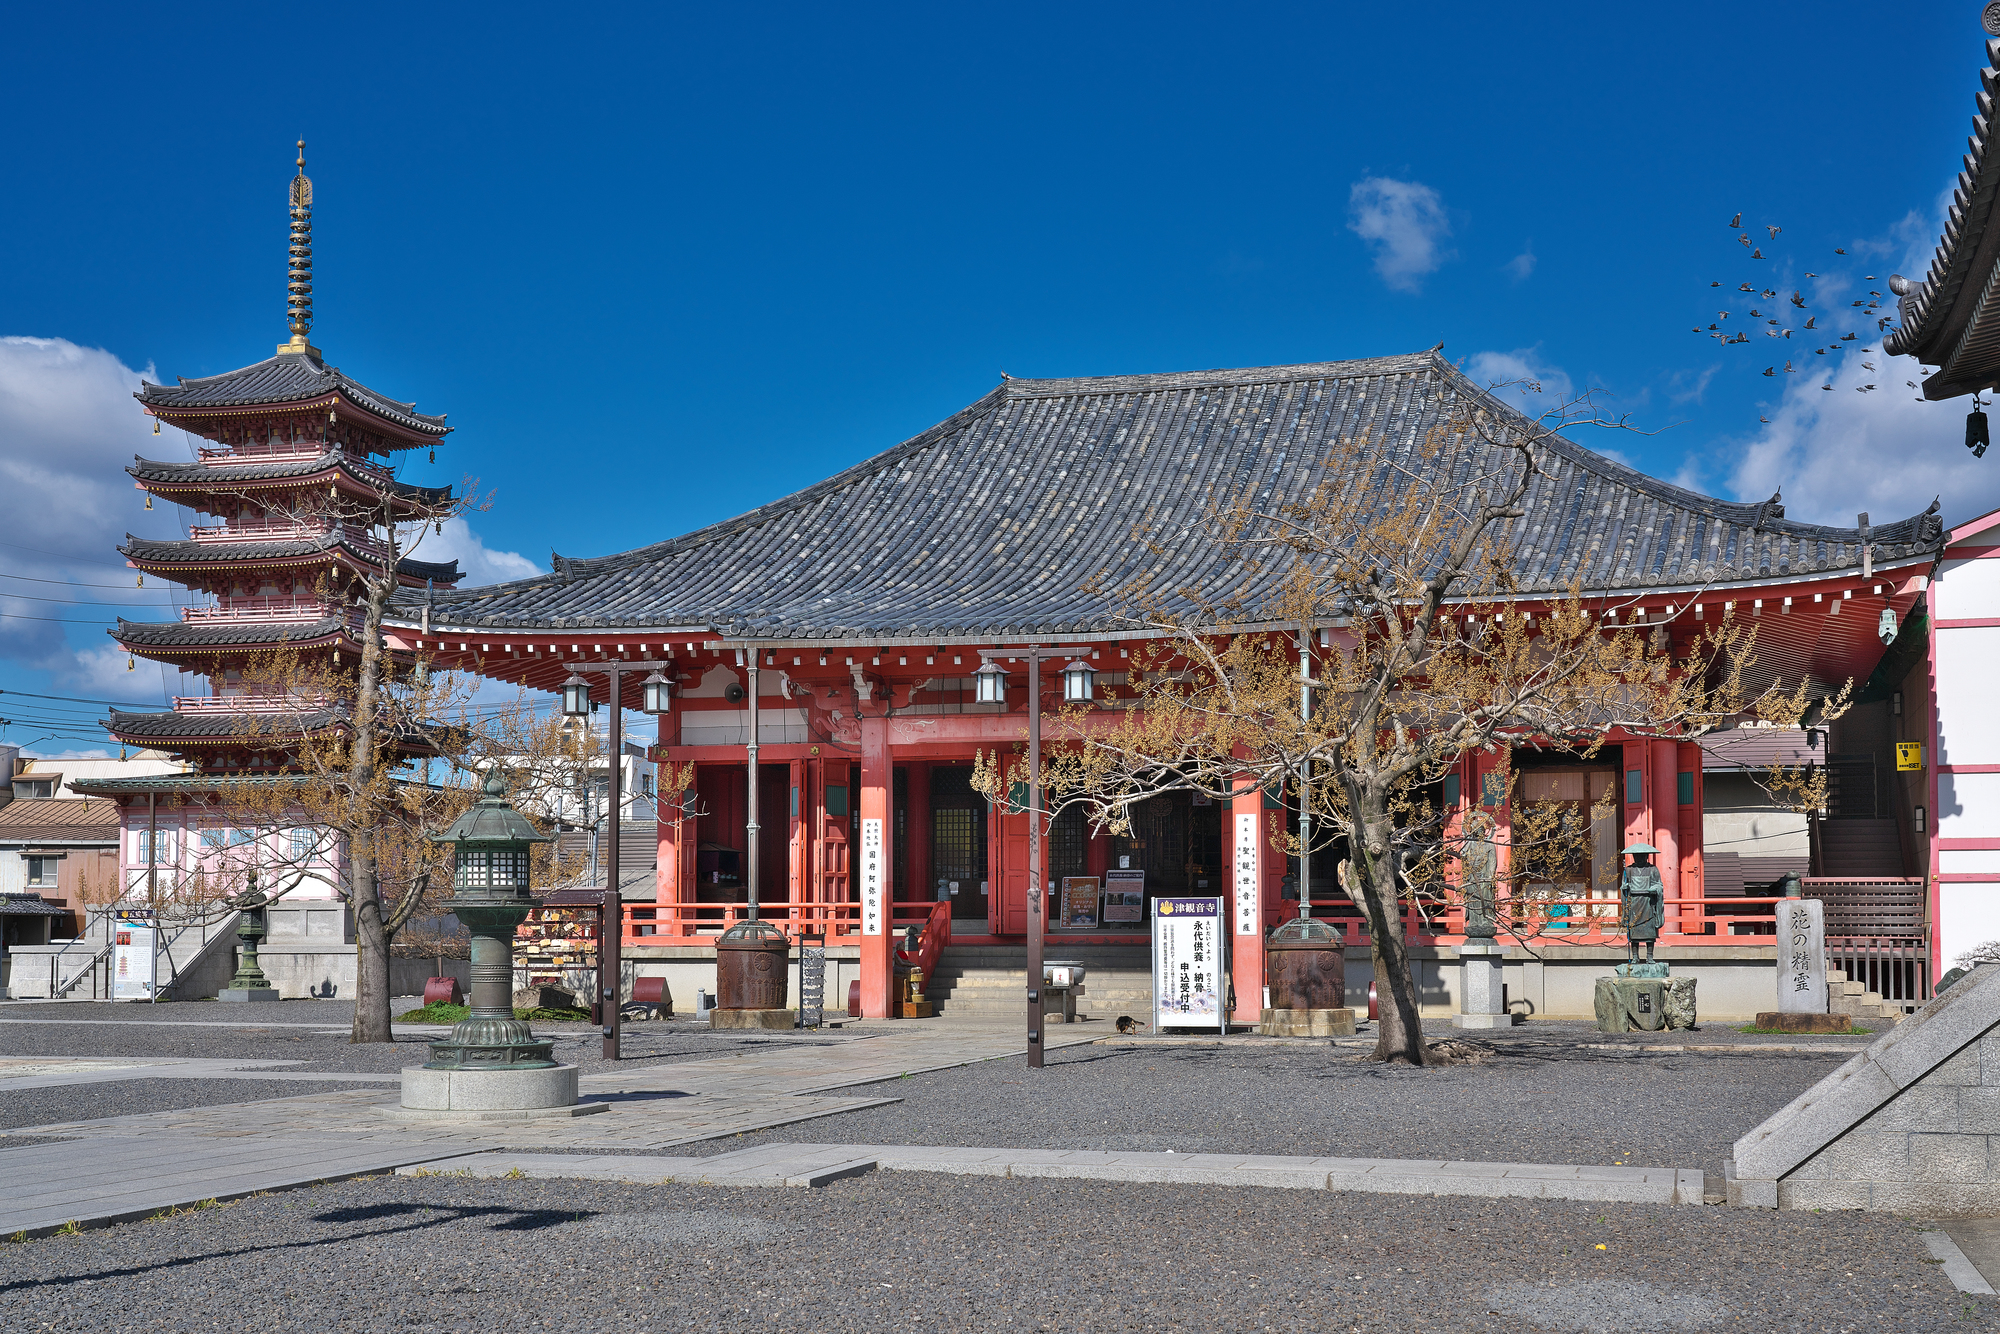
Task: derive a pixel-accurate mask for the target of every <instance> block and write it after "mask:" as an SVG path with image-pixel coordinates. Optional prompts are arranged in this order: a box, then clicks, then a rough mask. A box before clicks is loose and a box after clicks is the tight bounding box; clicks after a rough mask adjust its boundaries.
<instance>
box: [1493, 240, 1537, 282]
mask: <svg viewBox="0 0 2000 1334" xmlns="http://www.w3.org/2000/svg"><path fill="white" fill-rule="evenodd" d="M1500 269H1501V272H1503V273H1505V274H1506V275H1507V276H1508V277H1509V278H1512V279H1513V280H1514V281H1515V282H1517V283H1524V282H1526V281H1528V279H1529V277H1530V276H1532V275H1533V273H1534V272H1535V243H1534V242H1533V241H1529V242H1528V243H1527V244H1526V245H1524V246H1522V247H1521V253H1520V254H1518V255H1516V256H1514V258H1512V259H1510V260H1508V261H1507V262H1506V263H1505V264H1502V265H1501V266H1500Z"/></svg>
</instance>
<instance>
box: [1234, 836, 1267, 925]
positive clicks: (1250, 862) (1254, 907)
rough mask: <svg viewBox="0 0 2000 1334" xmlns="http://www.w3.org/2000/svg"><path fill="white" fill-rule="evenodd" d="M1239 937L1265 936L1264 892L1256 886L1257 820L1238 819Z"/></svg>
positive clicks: (1237, 916) (1237, 911)
mask: <svg viewBox="0 0 2000 1334" xmlns="http://www.w3.org/2000/svg"><path fill="white" fill-rule="evenodd" d="M1235 861H1236V934H1237V935H1239V936H1261V935H1263V934H1264V921H1263V919H1264V912H1263V905H1262V902H1261V900H1262V898H1263V895H1262V892H1261V889H1260V887H1259V886H1258V884H1257V817H1256V816H1255V815H1238V816H1237V817H1236V853H1235Z"/></svg>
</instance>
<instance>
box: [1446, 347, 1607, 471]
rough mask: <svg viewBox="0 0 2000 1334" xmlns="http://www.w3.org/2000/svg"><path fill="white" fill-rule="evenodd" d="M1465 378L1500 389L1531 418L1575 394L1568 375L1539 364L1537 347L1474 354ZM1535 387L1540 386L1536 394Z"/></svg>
mask: <svg viewBox="0 0 2000 1334" xmlns="http://www.w3.org/2000/svg"><path fill="white" fill-rule="evenodd" d="M1465 374H1466V377H1467V378H1468V379H1470V380H1471V381H1472V382H1473V383H1474V384H1476V385H1478V386H1479V387H1480V388H1482V389H1486V388H1490V387H1492V386H1494V385H1499V386H1501V388H1500V389H1499V390H1497V391H1496V392H1498V393H1499V394H1500V395H1501V396H1502V397H1503V398H1507V399H1509V400H1510V401H1513V402H1515V403H1517V404H1519V405H1520V407H1521V408H1522V409H1523V410H1524V411H1526V412H1527V413H1528V414H1529V415H1530V416H1536V417H1539V416H1540V415H1541V414H1542V413H1544V412H1549V411H1552V410H1553V409H1555V408H1557V407H1559V406H1560V405H1561V404H1563V403H1565V402H1567V401H1568V400H1569V399H1570V398H1571V397H1573V396H1574V395H1575V393H1576V387H1575V385H1574V384H1572V383H1571V381H1570V378H1569V372H1567V371H1565V370H1564V369H1563V368H1562V367H1560V366H1554V365H1550V364H1549V363H1548V362H1546V361H1544V360H1542V348H1541V344H1539V343H1537V344H1536V345H1535V346H1533V347H1517V348H1515V349H1514V350H1513V351H1512V352H1475V353H1473V354H1472V356H1471V357H1469V358H1467V360H1466V363H1465ZM1536 386H1540V391H1539V392H1537V391H1536ZM1599 452H1602V451H1599Z"/></svg>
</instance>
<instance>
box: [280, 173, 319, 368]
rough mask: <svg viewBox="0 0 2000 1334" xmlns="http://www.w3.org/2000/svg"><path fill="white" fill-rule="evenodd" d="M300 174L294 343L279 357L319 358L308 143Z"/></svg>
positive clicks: (293, 264) (289, 290)
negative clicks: (314, 336) (315, 337)
mask: <svg viewBox="0 0 2000 1334" xmlns="http://www.w3.org/2000/svg"><path fill="white" fill-rule="evenodd" d="M298 166H299V174H298V175H296V176H294V177H292V187H291V210H292V239H291V261H290V264H289V268H288V274H287V281H286V285H285V286H286V295H285V323H286V325H287V326H288V327H289V328H290V329H291V331H292V337H291V341H290V342H286V343H280V344H278V355H279V356H286V355H303V356H309V357H311V358H313V359H314V360H315V361H317V360H318V359H319V356H320V351H319V349H318V348H316V347H314V346H313V345H312V339H311V334H312V322H313V311H312V304H313V303H312V290H313V289H312V253H313V252H312V206H313V183H312V177H310V176H308V175H306V141H305V140H303V139H301V140H299V163H298Z"/></svg>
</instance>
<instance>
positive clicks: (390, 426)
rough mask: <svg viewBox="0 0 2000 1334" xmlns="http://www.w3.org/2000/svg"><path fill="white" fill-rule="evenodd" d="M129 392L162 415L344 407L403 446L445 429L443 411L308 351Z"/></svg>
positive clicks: (420, 442)
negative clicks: (375, 385) (430, 411)
mask: <svg viewBox="0 0 2000 1334" xmlns="http://www.w3.org/2000/svg"><path fill="white" fill-rule="evenodd" d="M133 397H134V398H136V399H138V400H139V402H140V403H142V404H144V405H145V407H146V409H147V411H149V412H151V413H152V414H153V415H154V416H156V417H159V418H161V419H162V420H164V421H176V420H180V419H186V420H205V419H214V418H221V417H231V416H249V415H267V416H268V415H271V414H274V413H285V412H305V411H311V410H319V409H327V408H335V409H338V408H340V407H343V406H344V407H345V408H347V409H348V410H350V411H355V412H360V413H362V414H364V415H365V416H366V417H367V418H369V419H371V423H372V424H375V425H377V427H378V429H380V430H381V431H383V432H384V433H385V434H388V435H393V436H399V437H402V438H403V439H404V440H406V441H407V443H406V444H404V445H402V446H400V447H401V448H405V449H409V448H415V447H416V446H418V445H424V444H432V443H435V442H436V441H437V440H439V439H441V438H443V437H444V436H445V435H447V434H449V433H450V431H451V429H452V428H451V427H450V426H448V425H446V424H445V419H444V417H443V415H442V414H440V415H438V416H435V417H433V416H428V415H426V414H424V413H420V412H418V411H417V410H416V405H415V404H414V403H401V402H398V401H397V400H395V399H393V398H390V397H389V396H388V395H386V394H378V393H376V392H375V391H374V390H373V389H370V388H368V387H367V386H366V385H364V384H361V383H360V382H358V381H356V380H352V379H349V378H348V377H347V376H345V375H343V374H342V373H341V371H340V369H339V368H338V367H329V366H327V365H326V364H325V363H324V362H322V361H321V360H320V359H319V358H318V357H316V356H313V355H312V354H310V353H292V352H286V353H280V354H279V355H277V356H274V357H270V358H267V359H266V360H264V361H260V362H257V363H255V364H253V365H249V366H244V367H241V368H239V369H237V370H233V371H225V372H223V373H222V374H220V375H209V376H203V377H200V378H198V379H193V380H190V379H186V378H184V377H183V378H181V379H180V380H179V382H178V383H177V384H174V385H159V384H153V383H151V382H150V381H141V382H140V387H139V390H138V391H137V392H136V393H135V394H133Z"/></svg>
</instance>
